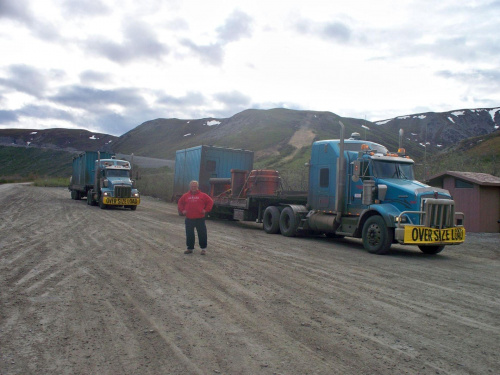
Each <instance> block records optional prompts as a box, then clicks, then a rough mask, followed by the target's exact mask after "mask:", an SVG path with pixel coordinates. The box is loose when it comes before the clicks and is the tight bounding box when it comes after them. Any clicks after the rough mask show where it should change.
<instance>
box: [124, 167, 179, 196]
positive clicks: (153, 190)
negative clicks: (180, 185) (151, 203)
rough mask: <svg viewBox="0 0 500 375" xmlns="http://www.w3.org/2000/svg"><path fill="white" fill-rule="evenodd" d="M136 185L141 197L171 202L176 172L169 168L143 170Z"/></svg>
mask: <svg viewBox="0 0 500 375" xmlns="http://www.w3.org/2000/svg"><path fill="white" fill-rule="evenodd" d="M134 177H135V175H134ZM135 185H136V187H137V189H138V190H139V192H140V193H141V195H147V196H150V197H154V198H159V199H161V200H163V201H166V202H170V200H171V199H172V192H173V187H174V172H173V171H172V169H171V168H168V167H162V168H154V169H152V168H141V169H140V171H139V178H138V179H136V182H135Z"/></svg>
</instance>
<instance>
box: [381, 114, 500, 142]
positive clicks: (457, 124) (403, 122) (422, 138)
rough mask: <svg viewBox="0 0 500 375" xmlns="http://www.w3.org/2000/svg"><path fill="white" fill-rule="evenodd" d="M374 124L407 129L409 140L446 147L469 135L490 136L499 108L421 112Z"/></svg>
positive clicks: (499, 117)
mask: <svg viewBox="0 0 500 375" xmlns="http://www.w3.org/2000/svg"><path fill="white" fill-rule="evenodd" d="M375 124H377V125H379V126H384V127H385V128H387V129H390V130H392V131H397V130H398V129H404V131H405V135H406V139H407V140H408V141H411V142H418V143H422V144H427V145H428V146H430V147H443V148H446V147H447V146H452V145H455V144H457V143H458V142H460V141H462V140H464V139H466V138H471V137H477V136H481V135H487V134H490V133H492V132H494V131H496V130H498V129H499V127H500V108H478V109H461V110H455V111H450V112H441V113H436V112H427V113H419V114H414V115H408V116H400V117H396V118H393V119H389V120H385V121H377V122H375Z"/></svg>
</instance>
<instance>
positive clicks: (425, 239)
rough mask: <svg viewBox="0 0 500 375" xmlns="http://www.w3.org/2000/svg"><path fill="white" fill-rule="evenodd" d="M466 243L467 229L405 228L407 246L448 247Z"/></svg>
mask: <svg viewBox="0 0 500 375" xmlns="http://www.w3.org/2000/svg"><path fill="white" fill-rule="evenodd" d="M464 241H465V228H464V227H455V228H446V229H435V228H427V227H419V226H413V225H406V226H405V238H404V243H405V244H411V243H414V244H435V245H446V244H454V243H462V242H464Z"/></svg>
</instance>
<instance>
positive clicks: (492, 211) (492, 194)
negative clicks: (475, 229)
mask: <svg viewBox="0 0 500 375" xmlns="http://www.w3.org/2000/svg"><path fill="white" fill-rule="evenodd" d="M480 199H481V201H480V205H479V211H480V216H481V217H480V222H481V228H480V229H481V230H480V232H486V233H498V232H500V224H498V220H499V219H500V188H499V187H495V186H481V187H480ZM465 230H467V228H465Z"/></svg>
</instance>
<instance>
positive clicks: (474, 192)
mask: <svg viewBox="0 0 500 375" xmlns="http://www.w3.org/2000/svg"><path fill="white" fill-rule="evenodd" d="M443 188H444V189H447V190H448V191H449V192H450V194H451V195H452V197H453V200H454V201H455V211H456V212H463V213H464V214H465V222H464V227H465V231H466V232H483V230H482V228H481V215H480V210H479V209H478V208H479V207H480V202H481V200H480V186H479V185H477V184H473V188H472V189H471V188H467V189H466V188H456V187H455V177H453V176H445V177H444V180H443ZM497 220H498V219H497Z"/></svg>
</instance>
